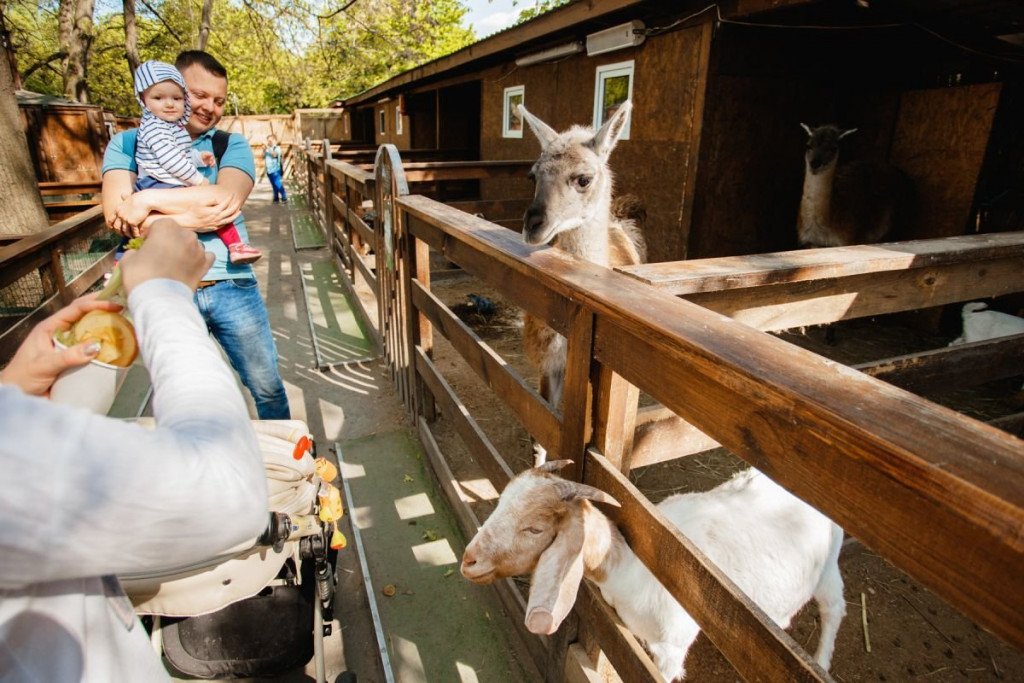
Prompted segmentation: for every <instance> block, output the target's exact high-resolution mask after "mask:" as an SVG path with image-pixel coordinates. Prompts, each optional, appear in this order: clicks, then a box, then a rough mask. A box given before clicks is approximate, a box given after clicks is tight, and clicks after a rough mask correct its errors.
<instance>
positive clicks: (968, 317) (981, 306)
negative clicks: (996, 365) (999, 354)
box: [949, 301, 1024, 346]
mask: <svg viewBox="0 0 1024 683" xmlns="http://www.w3.org/2000/svg"><path fill="white" fill-rule="evenodd" d="M987 308H988V304H986V303H983V302H981V301H972V302H971V303H969V304H964V307H963V311H962V313H961V316H962V317H963V321H964V331H963V334H961V335H960V336H959V337H957V338H956V339H954V340H953V341H951V342H950V343H949V345H950V346H956V345H958V344H970V343H971V342H979V341H985V340H986V339H995V338H997V337H1009V336H1010V335H1013V334H1024V318H1018V317H1017V316H1015V315H1010V314H1009V313H1000V312H999V311H989V310H986V309H987Z"/></svg>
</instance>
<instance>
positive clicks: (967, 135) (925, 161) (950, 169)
mask: <svg viewBox="0 0 1024 683" xmlns="http://www.w3.org/2000/svg"><path fill="white" fill-rule="evenodd" d="M1001 89H1002V86H1001V84H999V83H982V84H978V85H970V86H963V87H958V88H943V89H941V90H939V89H936V90H911V91H909V92H905V93H903V95H902V96H901V98H900V110H899V116H898V117H897V119H896V132H895V134H894V136H893V144H892V152H891V154H890V157H889V158H890V160H891V161H892V162H893V163H895V164H896V165H897V166H899V167H900V168H902V169H903V170H904V171H906V172H907V173H909V174H910V177H912V178H914V180H915V181H916V186H917V192H918V195H919V196H920V198H921V202H920V207H919V210H918V217H917V220H916V221H915V223H914V225H913V226H911V235H910V236H911V237H914V238H924V237H949V236H952V235H962V234H964V233H965V232H967V228H968V225H969V224H970V223H971V212H972V205H973V202H974V193H975V188H976V186H977V183H978V176H979V173H980V171H981V166H982V162H983V161H984V158H985V149H986V145H987V143H988V139H989V135H990V133H991V131H992V122H993V119H994V118H995V112H996V107H997V106H998V104H999V94H1000V91H1001Z"/></svg>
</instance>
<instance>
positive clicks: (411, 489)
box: [336, 429, 531, 683]
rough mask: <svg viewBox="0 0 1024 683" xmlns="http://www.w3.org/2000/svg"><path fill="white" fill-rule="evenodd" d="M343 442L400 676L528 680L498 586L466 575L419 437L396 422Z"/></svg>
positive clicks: (354, 507)
mask: <svg viewBox="0 0 1024 683" xmlns="http://www.w3.org/2000/svg"><path fill="white" fill-rule="evenodd" d="M336 450H337V454H338V459H339V461H343V463H344V464H343V465H342V468H341V469H342V475H343V476H344V477H345V480H346V482H347V483H348V485H349V490H350V492H351V499H349V500H347V501H345V502H346V509H347V510H348V511H349V513H350V514H351V515H352V519H351V522H352V524H353V525H354V526H355V527H356V528H357V529H358V530H359V535H360V536H361V539H362V544H363V547H364V548H365V551H366V563H367V565H368V567H369V572H370V577H371V584H372V590H373V594H374V598H375V600H376V604H377V611H378V613H379V615H380V622H381V626H382V629H383V634H384V641H385V646H386V647H387V654H388V659H389V660H390V662H391V666H392V670H393V672H394V675H395V680H396V681H399V682H412V681H464V682H467V683H468V682H470V681H480V682H481V683H484V682H494V683H498V682H501V683H513V682H515V681H527V680H531V679H530V677H529V676H528V675H527V673H526V670H525V669H524V667H523V666H522V665H521V664H520V662H518V661H517V660H516V659H515V657H514V654H513V649H512V648H511V647H510V645H509V643H508V638H509V637H511V634H510V633H509V631H508V625H507V621H506V617H505V616H504V615H503V614H502V613H501V612H500V609H501V608H500V607H499V606H498V604H497V601H496V600H495V599H494V596H493V593H492V591H490V590H489V589H487V588H484V587H482V586H477V585H474V584H472V583H470V582H468V581H466V580H465V579H463V578H462V576H461V575H460V574H459V561H460V558H461V556H462V551H463V550H464V548H465V540H464V539H463V538H462V535H461V533H460V532H459V529H458V526H457V524H456V522H455V520H454V518H453V517H452V516H451V513H450V512H449V510H448V507H447V505H446V503H445V502H444V499H443V496H442V495H441V494H440V492H439V491H437V490H436V488H435V486H434V481H433V479H432V478H431V475H430V474H429V473H428V472H427V471H426V469H424V468H425V467H429V463H427V462H426V458H425V455H424V453H423V450H422V447H421V446H420V443H419V441H418V440H417V439H416V437H415V436H413V434H412V433H411V432H410V431H409V430H407V429H399V430H395V431H389V432H383V433H378V434H373V435H370V436H366V437H362V438H359V439H353V440H350V441H344V442H341V443H339V444H337V446H336ZM349 541H350V544H349V549H350V550H352V551H355V550H356V548H355V545H356V544H355V543H354V542H352V541H353V539H349ZM392 589H393V590H392ZM392 593H393V594H392ZM389 594H390V595H389Z"/></svg>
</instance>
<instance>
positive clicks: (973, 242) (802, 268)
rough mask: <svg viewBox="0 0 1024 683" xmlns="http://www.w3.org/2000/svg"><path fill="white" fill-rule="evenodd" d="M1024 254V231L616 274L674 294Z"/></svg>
mask: <svg viewBox="0 0 1024 683" xmlns="http://www.w3.org/2000/svg"><path fill="white" fill-rule="evenodd" d="M1014 256H1018V257H1019V256H1024V232H1004V233H994V234H982V235H965V236H961V237H945V238H941V239H930V240H914V241H909V242H889V243H886V244H862V245H856V246H850V247H831V248H823V249H799V250H796V251H784V252H777V253H772V254H751V255H747V256H727V257H723V258H708V259H694V260H691V261H672V262H666V263H643V264H640V265H635V266H625V267H622V268H616V270H617V271H619V272H621V273H625V274H626V275H629V276H630V277H634V278H636V279H638V280H640V281H641V282H644V283H646V284H649V285H651V286H652V287H656V288H658V289H660V290H662V291H666V292H669V293H671V294H676V295H683V294H694V293H697V292H718V291H722V290H727V289H744V288H747V287H757V286H763V285H778V284H789V283H794V282H811V281H814V280H833V279H837V278H846V277H850V276H852V275H865V274H868V273H888V272H891V271H899V270H912V269H918V268H934V267H936V266H946V265H955V264H958V263H967V262H980V261H991V260H995V259H1002V258H1012V257H1014Z"/></svg>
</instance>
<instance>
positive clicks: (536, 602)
mask: <svg viewBox="0 0 1024 683" xmlns="http://www.w3.org/2000/svg"><path fill="white" fill-rule="evenodd" d="M583 541H584V527H583V517H582V515H573V516H571V517H570V518H569V519H568V520H567V523H566V524H565V525H563V526H562V528H561V529H560V530H559V532H558V535H557V536H555V540H554V542H552V544H551V545H549V546H548V547H547V549H546V550H545V551H544V552H543V554H541V556H540V559H538V560H537V567H536V568H535V569H534V570H533V580H532V582H531V583H530V600H529V602H528V603H527V605H526V628H527V630H528V631H530V633H537V634H540V635H551V634H552V633H554V632H555V631H557V630H558V627H559V626H560V625H561V624H562V622H563V621H564V620H565V617H566V616H568V614H569V611H570V610H571V609H572V606H573V604H575V602H576V593H577V592H578V591H579V589H580V581H581V580H582V579H583Z"/></svg>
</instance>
